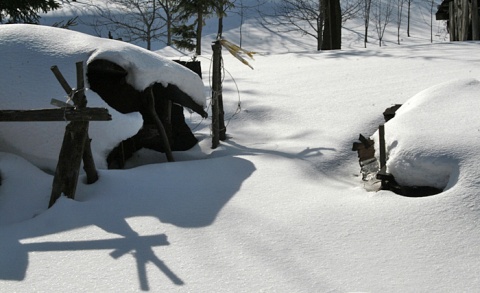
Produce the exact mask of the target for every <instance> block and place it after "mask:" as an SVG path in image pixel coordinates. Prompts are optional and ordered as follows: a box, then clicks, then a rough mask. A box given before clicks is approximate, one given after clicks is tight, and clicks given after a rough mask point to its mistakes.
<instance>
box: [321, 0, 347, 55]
mask: <svg viewBox="0 0 480 293" xmlns="http://www.w3.org/2000/svg"><path fill="white" fill-rule="evenodd" d="M325 4H326V6H325V26H324V30H323V44H322V50H338V49H341V46H342V13H341V8H340V0H327V1H325Z"/></svg>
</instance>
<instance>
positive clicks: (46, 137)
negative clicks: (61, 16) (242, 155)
mask: <svg viewBox="0 0 480 293" xmlns="http://www.w3.org/2000/svg"><path fill="white" fill-rule="evenodd" d="M0 55H1V56H2V58H0V68H2V70H3V74H2V76H1V78H0V105H1V108H2V109H4V110H5V109H9V110H28V109H41V108H52V107H53V106H51V105H50V100H51V99H52V98H55V99H60V100H64V101H67V99H68V97H67V96H66V94H65V92H64V91H63V89H62V87H61V86H60V84H59V83H58V81H57V80H56V78H55V76H54V75H53V74H52V72H51V71H50V68H51V66H53V65H56V66H58V68H59V69H60V71H61V72H62V74H63V75H64V77H65V79H66V80H67V82H69V84H70V86H72V87H75V86H76V72H75V63H76V62H80V61H83V62H84V63H85V64H89V63H90V62H92V61H94V60H98V59H105V60H108V61H111V62H114V63H116V64H118V65H120V66H122V67H123V68H124V69H125V70H127V71H128V75H127V82H128V83H129V84H130V85H132V86H133V87H134V88H135V89H137V90H139V91H143V90H144V89H146V88H147V87H148V86H150V85H152V84H154V83H161V84H162V85H163V86H166V85H168V84H174V85H176V86H177V87H179V88H180V90H182V91H183V92H185V93H186V94H188V95H189V96H190V97H191V98H192V99H193V100H194V101H195V102H196V103H197V104H199V105H204V104H205V95H204V85H203V82H202V80H201V79H200V78H199V77H198V76H197V75H196V74H195V73H193V72H192V71H190V70H188V69H186V68H185V67H183V66H180V65H178V64H176V63H175V62H172V61H170V60H168V59H166V58H163V57H161V56H159V55H158V54H155V53H153V52H150V51H148V50H145V49H143V48H140V47H137V46H134V45H131V44H127V43H124V42H120V41H116V40H110V39H103V38H98V37H94V36H90V35H86V34H83V33H79V32H74V31H70V30H65V29H60V28H53V27H47V26H38V25H24V24H12V25H1V26H0ZM5 56H8V58H6V57H5ZM86 97H87V101H88V106H89V107H106V108H108V110H109V112H110V114H111V115H112V121H108V122H92V123H91V126H90V131H89V133H90V137H91V138H92V151H93V155H94V159H95V161H96V163H97V165H98V167H100V168H103V167H105V166H106V162H105V156H106V155H107V153H108V150H110V149H111V148H113V147H114V146H115V145H116V144H118V143H119V142H120V141H122V140H123V139H126V138H128V137H130V136H132V135H133V134H135V133H136V132H137V131H138V130H139V128H140V127H141V125H142V119H141V116H140V115H139V114H138V113H132V114H121V113H119V112H117V111H115V110H114V109H112V108H111V107H109V106H108V105H107V104H106V103H105V102H104V101H103V100H102V99H101V98H100V97H99V96H98V95H97V94H95V93H94V92H93V91H87V93H86ZM64 129H65V122H32V123H26V122H21V123H17V122H10V123H0V141H1V143H0V150H1V151H7V152H12V153H16V154H18V155H20V156H23V157H25V158H26V159H28V160H30V161H31V162H33V163H35V164H36V165H37V166H39V167H41V168H46V169H50V170H54V169H55V166H56V162H57V159H58V154H59V150H60V147H61V143H62V138H63V134H64Z"/></svg>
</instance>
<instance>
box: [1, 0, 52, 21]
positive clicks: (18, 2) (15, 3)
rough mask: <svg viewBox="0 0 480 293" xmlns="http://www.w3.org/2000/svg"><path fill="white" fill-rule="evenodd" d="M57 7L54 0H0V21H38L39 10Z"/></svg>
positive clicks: (45, 10) (44, 10) (43, 10)
mask: <svg viewBox="0 0 480 293" xmlns="http://www.w3.org/2000/svg"><path fill="white" fill-rule="evenodd" d="M59 7H60V4H58V3H57V2H56V1H55V0H1V1H0V23H38V20H39V18H40V16H39V15H38V13H39V12H48V11H50V10H55V9H57V8H59Z"/></svg>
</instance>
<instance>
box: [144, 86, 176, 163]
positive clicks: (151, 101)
mask: <svg viewBox="0 0 480 293" xmlns="http://www.w3.org/2000/svg"><path fill="white" fill-rule="evenodd" d="M147 91H148V92H147V96H146V99H147V104H146V107H147V111H148V113H149V114H150V116H151V118H153V121H154V122H155V125H156V126H157V129H158V132H159V134H160V137H161V138H162V146H163V149H164V150H165V155H166V156H167V160H168V161H169V162H174V161H175V159H174V158H173V154H172V150H171V148H170V142H169V140H168V136H167V132H166V131H165V127H164V126H163V123H162V120H160V118H159V117H158V115H157V111H155V95H154V94H153V86H151V87H150V88H148V89H147Z"/></svg>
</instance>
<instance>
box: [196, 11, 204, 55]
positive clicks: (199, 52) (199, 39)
mask: <svg viewBox="0 0 480 293" xmlns="http://www.w3.org/2000/svg"><path fill="white" fill-rule="evenodd" d="M202 31H203V12H202V11H201V10H199V11H198V13H197V43H196V48H195V54H197V55H202Z"/></svg>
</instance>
